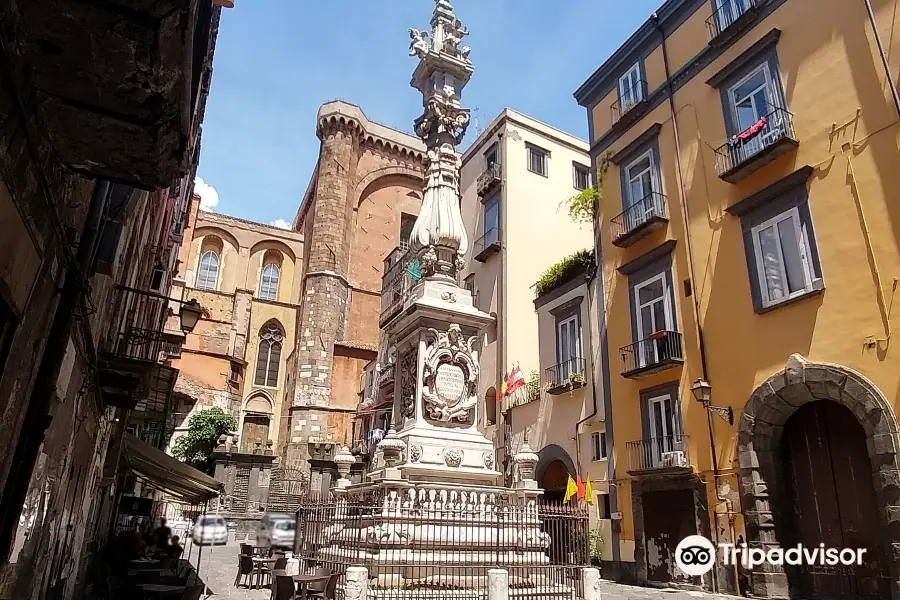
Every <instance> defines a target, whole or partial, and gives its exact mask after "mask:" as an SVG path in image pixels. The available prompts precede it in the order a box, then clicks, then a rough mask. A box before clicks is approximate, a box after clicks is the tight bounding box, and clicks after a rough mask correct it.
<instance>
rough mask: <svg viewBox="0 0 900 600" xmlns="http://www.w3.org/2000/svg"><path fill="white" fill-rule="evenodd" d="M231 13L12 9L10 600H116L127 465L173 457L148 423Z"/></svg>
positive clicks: (2, 494)
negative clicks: (106, 580)
mask: <svg viewBox="0 0 900 600" xmlns="http://www.w3.org/2000/svg"><path fill="white" fill-rule="evenodd" d="M220 11H221V8H220V6H216V5H215V4H213V2H212V0H191V1H190V2H181V3H177V4H173V5H171V6H168V7H166V8H165V9H162V10H161V9H160V7H159V6H157V5H156V4H153V3H151V4H144V5H141V6H129V7H128V9H127V10H122V6H121V5H117V4H116V3H111V4H104V5H103V6H98V5H86V4H83V3H77V2H66V3H64V4H55V5H43V6H41V7H37V9H36V7H35V6H34V5H30V6H24V5H14V4H11V3H5V4H4V5H3V6H0V20H2V21H3V23H4V27H3V31H2V32H0V64H2V65H3V68H2V69H0V89H2V90H3V91H2V93H0V114H2V115H3V122H4V126H3V127H2V131H0V147H2V151H0V230H2V236H0V237H2V241H0V415H2V419H0V420H2V427H3V431H4V434H3V436H0V558H2V560H0V595H2V596H4V597H17V598H46V597H53V598H60V599H63V600H67V599H69V598H81V597H84V596H85V594H88V595H89V594H90V591H89V589H87V588H88V586H89V585H91V584H93V585H95V586H99V585H101V582H100V581H94V579H95V578H94V574H95V573H98V572H99V569H97V568H96V566H97V564H96V562H97V560H98V558H99V557H101V556H103V555H104V554H105V551H106V542H107V540H108V536H109V534H110V532H111V531H114V528H113V527H112V524H113V521H114V519H115V516H116V514H117V509H118V500H119V498H120V497H121V496H123V495H127V494H130V493H134V492H135V491H136V490H140V488H141V485H140V484H139V483H137V482H136V481H135V479H136V478H135V477H133V476H131V474H130V473H129V469H128V468H126V462H127V461H126V460H125V459H124V458H122V457H123V455H125V456H128V451H127V447H133V446H134V444H137V445H139V446H141V447H147V446H148V443H145V442H149V443H150V444H149V445H156V446H157V447H158V446H160V445H161V444H162V443H163V441H162V438H161V436H160V435H158V433H159V431H158V428H154V427H150V426H148V425H147V424H148V423H150V422H152V421H154V420H157V419H154V418H147V417H146V415H142V414H139V413H140V412H141V410H140V409H141V408H143V409H147V408H148V407H155V406H157V405H158V404H159V401H160V399H162V404H165V398H166V395H167V393H168V391H169V390H171V386H170V385H169V384H170V382H173V380H174V377H173V369H172V368H171V366H170V365H167V364H166V357H165V355H164V353H163V352H161V349H162V347H163V345H164V344H165V341H166V339H167V336H166V332H165V322H166V320H167V317H168V310H169V307H170V301H169V291H170V286H171V281H172V276H173V274H174V272H175V261H176V260H177V246H178V240H177V231H178V230H179V225H180V224H181V223H183V219H184V216H185V214H186V212H187V210H188V207H189V206H190V203H191V200H192V197H193V193H192V192H193V181H194V175H195V173H196V168H197V162H198V160H199V153H200V142H201V137H202V127H201V124H202V121H203V115H204V110H205V106H206V100H207V96H208V93H209V84H210V78H211V76H212V60H213V55H214V52H215V45H216V37H217V34H218V27H219V19H220ZM51 23H52V25H49V24H51ZM144 412H149V411H146V410H145V411H144ZM134 423H140V424H141V431H137V429H134V431H135V433H138V434H140V435H142V436H144V437H145V440H144V441H142V440H140V439H137V438H135V437H133V436H130V435H128V434H126V428H127V427H129V425H130V424H134ZM130 442H133V443H130ZM151 451H152V452H156V451H155V450H154V449H152V448H151ZM157 454H158V452H157ZM95 589H97V588H96V587H95Z"/></svg>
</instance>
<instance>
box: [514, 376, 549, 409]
mask: <svg viewBox="0 0 900 600" xmlns="http://www.w3.org/2000/svg"><path fill="white" fill-rule="evenodd" d="M540 399H541V378H540V377H539V376H537V373H534V376H533V377H532V378H531V379H529V380H528V382H527V383H526V384H525V387H522V388H519V389H517V390H516V391H515V392H513V393H512V395H510V396H508V397H507V399H506V408H507V409H509V408H515V407H516V406H523V405H525V404H530V403H532V402H537V401H538V400H540Z"/></svg>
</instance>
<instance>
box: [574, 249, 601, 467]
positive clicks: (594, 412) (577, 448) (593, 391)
mask: <svg viewBox="0 0 900 600" xmlns="http://www.w3.org/2000/svg"><path fill="white" fill-rule="evenodd" d="M596 276H597V267H596V265H595V266H594V272H593V273H591V274H589V275H587V276H585V282H586V283H587V284H588V293H587V305H588V316H590V315H592V314H594V313H593V306H592V303H591V289H590V285H591V282H592V281H593V279H594V277H596ZM581 343H582V344H584V340H582V342H581ZM593 369H594V361H593V360H591V402H592V404H593V410H591V414H589V415H587V416H586V417H584V418H583V419H581V420H580V421H578V422H577V423H575V437H574V438H573V439H574V440H575V463H576V466H577V467H578V472H579V473H581V472H582V470H581V444H580V443H579V440H578V432H579V431H580V430H581V426H582V425H583V424H584V423H587V422H588V421H590V420H591V419H593V418H594V417H596V416H597V396H596V387H595V385H594V372H593ZM607 454H609V452H607Z"/></svg>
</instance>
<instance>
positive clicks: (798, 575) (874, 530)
mask: <svg viewBox="0 0 900 600" xmlns="http://www.w3.org/2000/svg"><path fill="white" fill-rule="evenodd" d="M781 460H782V465H783V466H784V471H785V478H784V481H785V499H784V500H785V508H786V509H787V514H786V519H787V521H788V522H789V523H790V525H789V527H788V528H787V531H786V532H785V534H784V536H783V537H784V538H785V540H786V541H787V542H788V543H787V545H788V546H791V547H793V546H795V545H796V544H802V545H803V546H804V547H806V548H816V547H817V546H819V544H822V543H824V544H825V547H826V548H865V549H866V553H867V556H868V557H869V558H870V560H868V561H866V563H864V564H863V565H860V566H859V567H856V566H853V567H831V566H825V567H824V568H823V567H817V566H808V565H799V566H797V567H790V566H788V567H786V571H787V575H788V582H789V583H791V584H792V587H795V588H796V589H797V590H798V592H799V594H800V596H801V597H803V598H823V597H828V596H829V595H833V596H835V597H839V598H855V597H858V596H863V597H867V598H889V597H890V589H889V586H888V581H889V580H888V577H887V573H886V570H885V569H884V565H883V564H882V562H883V561H882V560H881V557H880V552H879V544H878V506H877V503H876V500H875V489H874V486H873V484H872V469H871V466H870V464H871V463H870V462H869V456H868V453H867V451H866V434H865V430H864V429H863V428H862V426H861V425H860V424H859V422H858V421H857V420H856V419H855V418H854V415H853V413H852V412H850V410H849V409H848V408H846V407H845V406H843V405H841V404H838V403H837V402H833V401H831V400H817V401H815V402H810V403H809V404H805V405H803V406H801V407H800V408H798V409H797V410H796V411H795V412H794V414H792V415H791V416H790V417H789V418H788V420H787V421H786V422H785V424H784V430H783V432H782V434H781ZM879 587H880V588H881V589H880V590H879Z"/></svg>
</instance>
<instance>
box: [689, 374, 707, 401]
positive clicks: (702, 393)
mask: <svg viewBox="0 0 900 600" xmlns="http://www.w3.org/2000/svg"><path fill="white" fill-rule="evenodd" d="M691 393H692V394H694V398H696V399H697V401H698V402H700V404H702V405H704V406H706V405H707V404H709V401H710V400H711V399H712V386H711V385H709V382H708V381H706V380H705V379H698V380H697V381H695V382H694V385H692V386H691Z"/></svg>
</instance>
